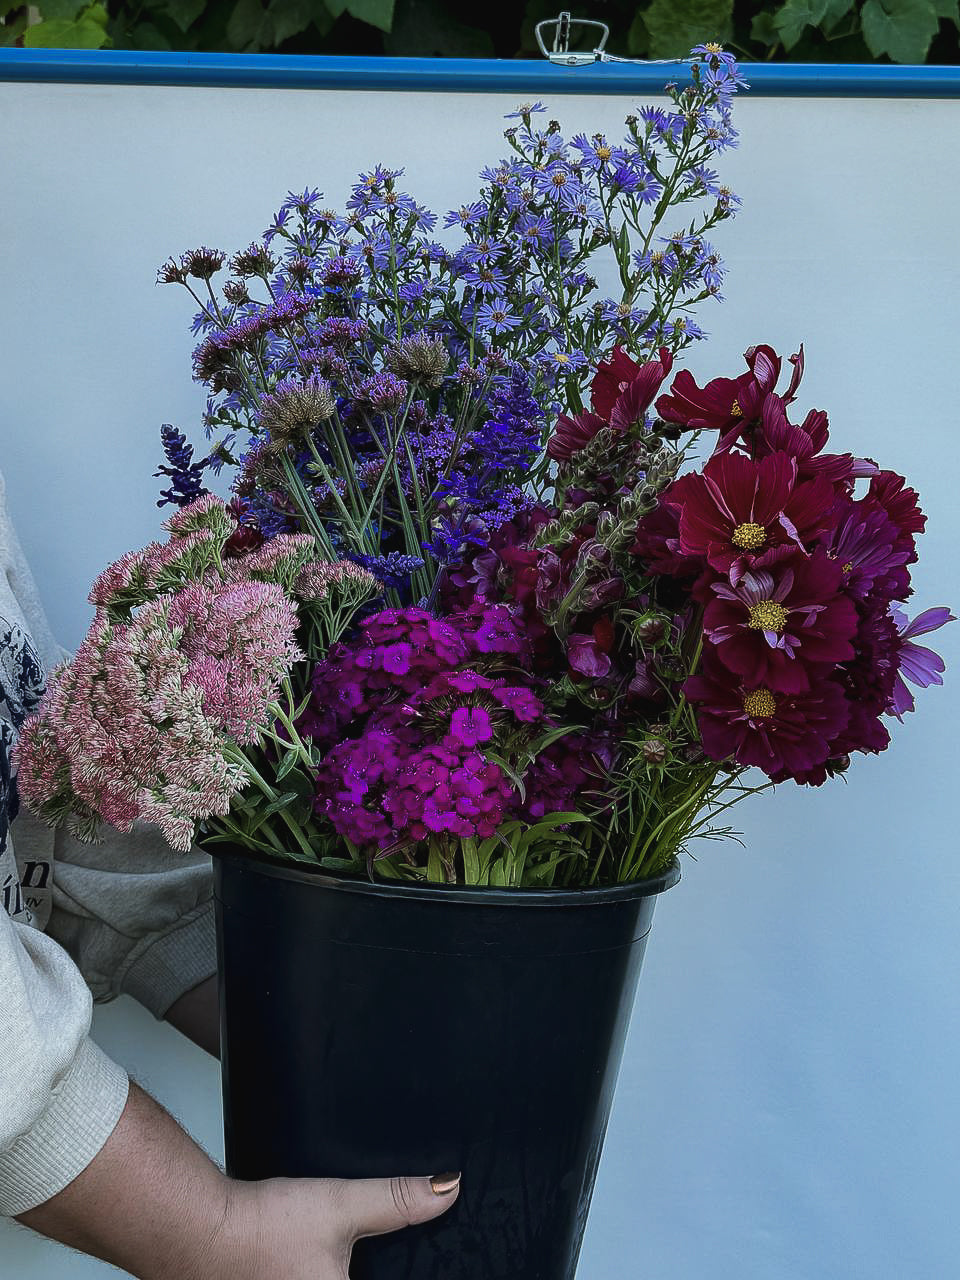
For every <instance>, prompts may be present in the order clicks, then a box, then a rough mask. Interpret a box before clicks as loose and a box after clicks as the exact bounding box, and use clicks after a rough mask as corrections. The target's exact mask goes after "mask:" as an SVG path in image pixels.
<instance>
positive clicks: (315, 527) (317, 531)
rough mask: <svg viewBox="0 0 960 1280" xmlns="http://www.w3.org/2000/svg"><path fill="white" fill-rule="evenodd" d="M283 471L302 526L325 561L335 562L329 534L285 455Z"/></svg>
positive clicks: (335, 558)
mask: <svg viewBox="0 0 960 1280" xmlns="http://www.w3.org/2000/svg"><path fill="white" fill-rule="evenodd" d="M283 471H284V475H285V476H286V477H287V484H288V485H289V486H290V493H291V496H292V497H295V498H296V499H297V502H298V504H299V506H300V515H301V516H302V518H303V521H304V524H306V525H307V527H308V528H309V530H310V532H311V533H312V534H313V536H314V537H315V538H316V540H317V542H318V544H319V545H320V547H321V548H322V550H323V552H324V555H325V556H326V557H327V559H328V560H331V561H335V560H337V559H338V556H337V553H336V552H335V551H334V549H333V543H332V542H331V541H330V537H329V534H328V533H327V531H326V529H325V528H324V526H323V522H322V521H321V520H320V518H319V516H318V515H317V509H316V507H315V506H314V505H313V500H312V499H311V497H310V494H309V493H308V492H307V490H306V486H305V485H304V483H303V481H302V480H301V479H300V476H299V475H298V474H297V469H296V467H295V466H294V465H293V463H292V462H291V461H290V459H289V458H288V457H287V456H286V454H284V457H283Z"/></svg>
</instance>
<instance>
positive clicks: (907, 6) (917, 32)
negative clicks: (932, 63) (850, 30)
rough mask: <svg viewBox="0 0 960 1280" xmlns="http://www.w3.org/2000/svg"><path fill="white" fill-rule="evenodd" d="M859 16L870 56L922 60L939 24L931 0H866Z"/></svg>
mask: <svg viewBox="0 0 960 1280" xmlns="http://www.w3.org/2000/svg"><path fill="white" fill-rule="evenodd" d="M860 19H861V21H862V23H863V38H864V40H866V42H867V48H868V49H869V50H870V52H871V53H872V54H873V56H874V57H875V58H879V57H880V56H881V55H882V54H886V55H887V57H888V58H890V59H891V60H892V61H893V62H909V63H920V62H923V61H925V59H926V56H927V53H928V51H929V49H930V42H931V41H932V40H933V37H934V36H935V35H936V34H937V31H938V30H939V27H940V20H939V18H938V17H937V14H936V11H935V9H934V6H933V0H867V2H866V4H865V5H864V6H863V10H862V11H861V14H860Z"/></svg>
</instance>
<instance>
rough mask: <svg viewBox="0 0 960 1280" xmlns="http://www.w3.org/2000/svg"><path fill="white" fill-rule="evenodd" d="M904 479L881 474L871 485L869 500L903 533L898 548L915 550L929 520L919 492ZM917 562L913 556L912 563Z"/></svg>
mask: <svg viewBox="0 0 960 1280" xmlns="http://www.w3.org/2000/svg"><path fill="white" fill-rule="evenodd" d="M906 485H907V482H906V480H905V479H904V478H903V476H898V475H897V473H896V472H895V471H878V472H877V473H876V474H875V475H874V477H873V479H872V480H871V481H870V488H869V490H868V492H867V500H868V501H871V502H876V503H877V504H878V505H879V506H880V507H882V508H883V510H884V511H885V512H886V513H887V515H888V516H889V517H890V519H891V520H892V521H893V523H894V524H895V525H896V526H897V528H898V529H899V531H900V537H899V539H898V541H897V546H898V547H903V548H906V549H908V550H910V551H911V552H912V551H913V550H914V541H913V535H914V534H915V533H923V528H924V525H925V524H926V523H927V517H926V516H925V515H924V514H923V512H922V511H921V510H920V503H919V494H918V493H917V491H916V489H910V488H907V487H906ZM914 559H916V557H915V556H911V558H910V561H909V562H908V563H912V561H913V560H914Z"/></svg>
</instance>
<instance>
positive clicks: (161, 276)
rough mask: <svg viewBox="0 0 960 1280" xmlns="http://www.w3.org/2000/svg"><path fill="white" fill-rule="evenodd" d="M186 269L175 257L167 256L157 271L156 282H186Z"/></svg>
mask: <svg viewBox="0 0 960 1280" xmlns="http://www.w3.org/2000/svg"><path fill="white" fill-rule="evenodd" d="M186 282H187V269H186V267H184V266H183V264H182V263H180V262H177V260H176V259H175V258H168V259H167V261H166V262H165V263H164V264H163V266H162V267H161V268H160V269H159V271H158V272H157V284H186Z"/></svg>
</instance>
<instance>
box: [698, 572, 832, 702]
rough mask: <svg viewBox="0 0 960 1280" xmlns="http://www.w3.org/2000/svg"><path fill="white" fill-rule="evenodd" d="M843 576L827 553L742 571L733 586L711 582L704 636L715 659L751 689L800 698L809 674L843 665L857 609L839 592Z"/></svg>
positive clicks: (809, 679)
mask: <svg viewBox="0 0 960 1280" xmlns="http://www.w3.org/2000/svg"><path fill="white" fill-rule="evenodd" d="M843 577H844V575H843V570H842V568H841V566H840V565H839V564H837V563H836V561H834V560H831V559H830V558H829V557H828V556H827V554H826V552H824V551H820V550H818V551H815V552H814V553H813V555H812V556H809V557H806V556H797V557H796V558H795V559H793V560H791V561H790V562H789V564H786V565H782V566H778V569H777V572H776V576H774V574H772V573H768V572H766V571H765V570H762V569H760V570H757V571H755V572H753V573H745V574H744V575H743V577H742V579H741V580H740V582H739V584H738V585H737V586H735V587H734V586H731V585H730V583H729V582H714V583H711V584H710V590H711V592H712V593H713V597H714V598H713V599H712V600H711V601H710V603H709V604H708V605H707V607H706V609H705V610H704V613H703V634H704V636H705V638H706V639H707V640H708V641H709V642H710V644H711V645H712V646H713V649H714V652H715V653H716V655H717V657H718V658H719V659H720V661H721V662H722V663H723V665H724V666H725V667H727V668H728V669H729V670H730V671H733V672H735V673H736V674H737V675H739V676H742V677H743V679H744V680H745V681H746V682H747V683H748V684H749V685H751V686H753V687H756V686H759V685H766V686H769V688H771V689H773V690H775V691H780V692H788V693H799V692H801V691H803V690H805V689H809V688H810V685H811V673H810V668H811V667H815V666H818V665H823V666H832V665H835V664H836V663H838V662H847V661H849V660H850V659H851V658H853V656H854V650H853V644H852V643H851V641H852V639H853V637H854V635H855V634H856V631H857V610H856V606H855V605H854V603H853V601H852V600H850V599H849V597H848V596H846V595H844V594H843Z"/></svg>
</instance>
